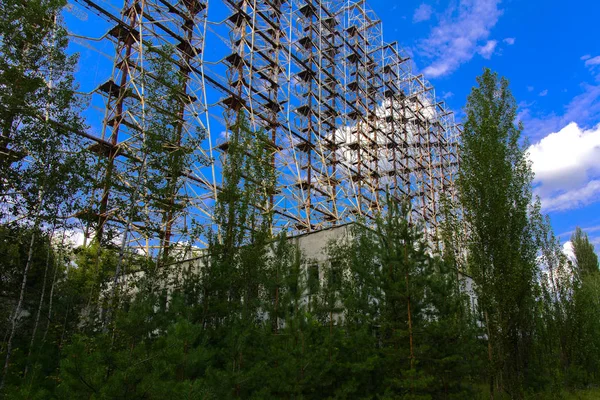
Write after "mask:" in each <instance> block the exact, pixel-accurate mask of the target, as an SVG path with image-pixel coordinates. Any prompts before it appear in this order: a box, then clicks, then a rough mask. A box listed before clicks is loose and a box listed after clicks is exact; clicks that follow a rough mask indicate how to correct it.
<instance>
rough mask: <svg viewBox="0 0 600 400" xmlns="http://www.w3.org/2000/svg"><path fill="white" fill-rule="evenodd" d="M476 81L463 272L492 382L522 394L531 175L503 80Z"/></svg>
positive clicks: (531, 279)
mask: <svg viewBox="0 0 600 400" xmlns="http://www.w3.org/2000/svg"><path fill="white" fill-rule="evenodd" d="M477 83H478V86H477V87H474V88H473V90H472V92H471V94H470V95H469V98H468V101H467V106H466V113H467V119H466V121H465V124H464V131H463V135H462V143H461V148H460V152H461V169H460V173H459V179H458V194H459V202H460V206H461V207H462V210H463V212H464V214H463V219H464V222H465V224H466V235H467V242H466V243H467V244H468V249H467V250H468V255H467V271H469V273H470V274H472V276H473V279H474V280H475V283H476V285H477V297H478V300H479V305H480V308H481V311H482V313H483V315H484V320H485V325H486V328H487V336H488V343H489V347H490V349H489V371H490V379H491V380H492V382H493V383H491V384H492V385H496V386H498V387H500V386H502V387H503V388H504V390H506V391H507V392H508V393H510V394H511V396H514V397H522V393H523V391H524V387H525V384H526V382H527V374H528V373H529V370H528V367H527V366H528V364H529V361H530V358H531V349H532V343H533V340H534V314H533V310H534V305H535V298H536V291H537V284H536V277H537V265H536V255H537V243H536V240H535V233H536V225H535V224H534V221H533V217H532V215H533V216H535V210H534V209H532V207H531V204H532V194H531V183H532V180H533V173H532V172H531V167H530V163H529V161H528V158H527V155H526V146H525V145H524V144H522V143H521V131H522V127H521V126H520V125H516V124H515V118H516V115H517V105H516V101H515V99H514V97H513V96H512V94H511V92H510V90H509V89H508V81H507V80H506V79H504V78H499V77H498V76H497V74H495V73H492V72H491V71H490V70H487V69H486V70H485V71H484V73H483V75H482V76H480V77H478V78H477ZM500 377H502V379H501V381H500Z"/></svg>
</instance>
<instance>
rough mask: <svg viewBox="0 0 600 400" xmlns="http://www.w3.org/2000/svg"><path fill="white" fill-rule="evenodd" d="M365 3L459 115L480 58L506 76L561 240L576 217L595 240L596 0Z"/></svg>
mask: <svg viewBox="0 0 600 400" xmlns="http://www.w3.org/2000/svg"><path fill="white" fill-rule="evenodd" d="M369 4H370V5H371V7H372V8H373V9H374V10H375V12H376V13H377V14H378V15H379V16H380V18H381V19H382V21H383V27H384V36H385V38H386V40H387V41H393V40H397V41H398V42H399V43H400V44H401V45H402V46H403V47H404V48H405V49H407V50H408V51H409V52H410V53H411V54H412V56H413V60H414V62H415V65H416V68H417V70H418V71H421V72H423V73H424V74H425V76H426V77H427V78H428V79H429V80H430V81H431V82H432V83H433V85H434V86H435V88H436V94H437V95H438V96H439V97H443V98H445V100H446V101H447V103H448V105H449V106H450V107H451V108H452V109H453V110H454V111H455V112H456V113H457V116H458V119H459V120H460V118H461V117H462V108H463V106H464V104H465V102H466V97H467V95H468V93H469V91H470V90H471V87H472V86H473V85H474V84H475V77H476V76H477V75H479V74H481V71H482V69H483V68H484V67H489V68H491V69H492V70H494V71H497V72H498V73H499V74H501V75H503V76H505V77H506V78H508V79H509V80H510V83H511V90H512V92H513V94H514V95H515V97H516V99H517V102H518V103H519V119H520V120H522V122H523V123H524V125H525V132H524V134H525V137H526V138H527V140H528V141H529V143H530V144H531V146H532V147H531V148H530V153H531V159H532V161H533V169H534V172H535V173H536V180H535V192H536V194H537V195H539V196H540V197H541V199H542V204H543V207H544V211H545V212H547V213H549V214H550V216H551V218H552V224H553V226H554V230H555V232H556V234H557V235H560V238H561V240H562V241H566V240H568V238H569V236H570V234H571V232H572V231H573V230H574V229H575V227H576V226H581V227H582V228H583V229H584V230H587V232H588V233H589V235H590V237H591V239H592V241H593V242H594V244H595V245H596V249H597V250H600V24H599V23H598V16H599V15H600V1H597V0H579V1H575V2H572V3H571V2H565V1H561V0H560V1H559V0H504V1H499V0H425V1H423V0H403V1H390V0H370V1H369ZM567 4H568V5H567Z"/></svg>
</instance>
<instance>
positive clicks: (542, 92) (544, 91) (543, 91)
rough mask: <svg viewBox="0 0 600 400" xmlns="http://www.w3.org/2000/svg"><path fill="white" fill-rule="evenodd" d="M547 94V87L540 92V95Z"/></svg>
mask: <svg viewBox="0 0 600 400" xmlns="http://www.w3.org/2000/svg"><path fill="white" fill-rule="evenodd" d="M547 94H548V89H544V90H542V91H541V92H540V97H544V96H546V95H547Z"/></svg>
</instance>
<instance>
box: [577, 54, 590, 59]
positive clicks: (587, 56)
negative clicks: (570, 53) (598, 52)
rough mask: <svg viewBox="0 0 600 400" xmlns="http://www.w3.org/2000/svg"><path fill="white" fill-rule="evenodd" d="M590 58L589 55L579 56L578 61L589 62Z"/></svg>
mask: <svg viewBox="0 0 600 400" xmlns="http://www.w3.org/2000/svg"><path fill="white" fill-rule="evenodd" d="M590 58H592V56H590V55H589V54H586V55H585V56H581V58H580V60H582V61H585V60H589V59H590Z"/></svg>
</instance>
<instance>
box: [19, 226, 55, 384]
mask: <svg viewBox="0 0 600 400" xmlns="http://www.w3.org/2000/svg"><path fill="white" fill-rule="evenodd" d="M53 235H54V227H53V228H52V233H51V234H50V236H49V238H48V251H47V252H46V266H45V267H44V279H43V281H42V293H41V294H40V301H39V303H38V309H37V313H36V315H35V323H34V324H33V331H32V332H31V342H30V343H29V350H28V351H27V361H26V362H25V371H23V379H25V378H26V377H27V372H28V370H29V364H30V359H31V351H32V350H33V346H34V345H35V334H36V333H37V329H38V326H39V324H40V315H42V305H43V304H44V295H45V294H46V281H47V278H48V266H49V265H50V249H51V248H52V236H53Z"/></svg>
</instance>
